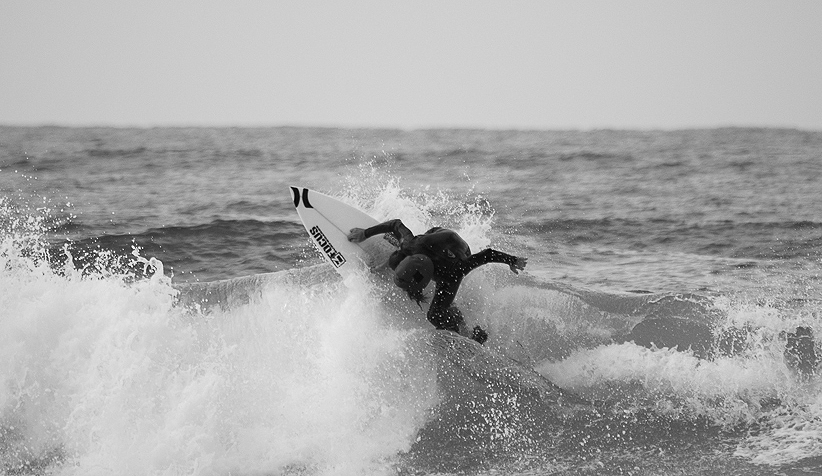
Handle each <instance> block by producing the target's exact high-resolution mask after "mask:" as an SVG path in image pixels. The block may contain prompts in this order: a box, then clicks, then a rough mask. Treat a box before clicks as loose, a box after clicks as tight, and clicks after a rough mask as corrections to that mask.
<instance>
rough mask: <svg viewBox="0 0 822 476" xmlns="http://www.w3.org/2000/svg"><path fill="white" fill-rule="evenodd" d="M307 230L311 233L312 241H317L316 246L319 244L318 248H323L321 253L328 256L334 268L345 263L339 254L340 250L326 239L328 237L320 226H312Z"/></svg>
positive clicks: (343, 257)
mask: <svg viewBox="0 0 822 476" xmlns="http://www.w3.org/2000/svg"><path fill="white" fill-rule="evenodd" d="M308 232H309V233H311V236H312V237H313V238H314V241H316V242H317V246H319V247H320V249H321V250H323V253H325V255H326V256H328V260H329V261H331V264H333V265H334V267H335V268H339V267H340V266H342V265H343V264H345V256H343V255H342V254H340V252H339V251H337V250H336V249H335V248H334V245H332V244H331V242H330V241H328V238H326V237H325V234H324V233H323V231H322V230H320V227H318V226H313V227H311V229H310V230H308Z"/></svg>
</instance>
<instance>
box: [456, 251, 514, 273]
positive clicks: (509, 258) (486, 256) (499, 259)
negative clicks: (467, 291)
mask: <svg viewBox="0 0 822 476" xmlns="http://www.w3.org/2000/svg"><path fill="white" fill-rule="evenodd" d="M488 263H502V264H507V265H508V266H509V267H510V268H511V271H513V272H514V273H519V272H520V271H522V270H523V269H525V265H526V264H527V263H528V258H522V257H519V256H514V255H509V254H508V253H503V252H502V251H497V250H494V249H491V248H487V249H484V250H482V251H480V252H479V253H477V254H474V255H471V256H470V257H469V258H468V260H466V264H467V267H468V269H467V270H466V272H468V271H471V270H472V269H474V268H476V267H478V266H482V265H484V264H488Z"/></svg>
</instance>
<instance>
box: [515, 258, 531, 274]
mask: <svg viewBox="0 0 822 476" xmlns="http://www.w3.org/2000/svg"><path fill="white" fill-rule="evenodd" d="M526 264H528V258H523V257H520V256H517V260H516V261H514V262H513V263H512V264H511V271H513V272H514V274H519V272H520V271H522V270H523V269H525V265H526Z"/></svg>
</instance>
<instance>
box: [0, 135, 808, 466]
mask: <svg viewBox="0 0 822 476" xmlns="http://www.w3.org/2000/svg"><path fill="white" fill-rule="evenodd" d="M820 178H822V133H819V132H807V131H795V130H770V129H756V130H752V129H717V130H699V131H675V132H660V131H634V132H631V131H590V132H562V131H556V132H527V131H459V130H431V131H396V130H337V129H301V128H278V129H173V128H163V129H71V128H0V193H2V195H0V213H2V215H0V233H1V234H0V264H2V266H0V289H1V290H2V291H0V309H2V311H0V316H2V317H0V329H2V332H0V356H2V358H0V362H2V364H0V379H2V380H3V382H4V384H3V385H2V386H0V412H2V413H0V460H5V461H4V463H3V464H4V465H5V466H0V467H3V468H4V470H5V471H6V472H7V473H23V474H30V473H38V472H40V471H42V470H43V468H47V469H48V470H50V471H56V472H58V473H64V474H68V473H76V474H96V473H100V474H155V473H163V474H189V473H193V474H229V473H232V474H374V473H388V474H392V473H396V472H399V473H402V474H418V473H419V474H427V473H436V472H439V473H446V474H451V473H469V474H774V473H775V472H782V473H785V474H791V473H792V472H798V471H801V470H802V469H803V468H813V469H814V470H817V471H818V470H819V468H820V463H819V460H818V458H819V457H820V456H822V423H820V417H822V406H821V405H822V400H820V398H819V391H818V390H819V384H818V382H817V379H816V377H815V376H814V377H811V378H809V379H801V378H799V377H798V376H797V375H796V374H795V372H793V371H792V370H791V369H790V368H789V366H788V365H786V362H785V357H784V352H783V351H784V349H785V339H784V336H783V335H780V333H783V332H790V331H792V330H794V329H795V328H796V326H798V325H802V326H810V327H812V328H815V329H816V328H818V327H819V324H820V317H819V309H820V305H819V304H820V299H821V298H822V295H821V294H822V293H820V281H819V273H820V269H821V268H822V265H821V264H820V263H821V262H820V256H821V255H820V252H822V217H820V210H822V187H820V186H819V182H820ZM289 185H300V186H308V187H312V188H315V189H317V190H320V191H323V192H326V193H329V194H332V195H336V196H340V197H342V198H343V199H344V200H346V201H348V202H350V203H352V204H355V205H358V206H360V207H361V208H362V209H364V210H366V211H367V212H369V213H370V214H372V215H373V216H375V217H376V218H378V219H388V218H395V217H400V218H402V219H403V220H404V221H405V223H406V224H408V225H409V227H410V228H411V229H412V230H413V231H416V232H421V231H424V230H425V229H427V228H429V227H431V226H447V227H452V228H454V229H456V230H458V231H459V232H460V233H461V234H462V235H463V236H464V237H465V238H466V240H467V241H468V242H469V244H470V245H471V247H472V249H475V250H478V249H482V248H483V247H487V246H492V247H495V248H498V249H501V250H505V251H509V252H511V253H513V254H517V255H524V256H528V257H529V264H528V269H527V273H525V274H524V275H522V276H519V277H518V276H514V275H513V274H511V273H510V272H509V271H508V270H507V268H505V267H494V266H486V267H483V268H481V269H480V270H477V271H476V272H475V273H472V275H471V276H470V277H469V279H467V280H466V282H465V284H464V286H463V289H462V290H461V291H460V295H459V297H458V305H460V307H461V308H462V309H463V311H464V312H465V313H466V315H467V316H468V319H469V321H470V322H475V323H480V324H482V325H483V326H484V327H486V328H488V329H489V332H490V334H491V336H492V337H491V339H490V340H489V343H488V347H489V348H491V349H494V351H495V352H499V353H502V354H505V355H508V356H511V357H513V358H516V359H517V360H519V361H522V362H527V363H528V364H529V365H531V366H533V367H534V368H536V369H537V371H539V372H540V373H541V374H542V375H543V376H545V377H547V378H548V379H550V380H551V381H553V382H555V383H557V384H559V385H560V386H562V387H563V388H566V389H569V390H573V391H575V392H577V393H578V394H580V395H582V396H583V397H585V398H589V399H592V400H596V401H598V402H600V403H601V404H602V405H604V408H605V411H604V413H601V414H599V416H598V417H593V416H591V415H590V414H588V415H587V416H580V417H579V418H578V419H577V420H573V421H565V420H563V421H558V420H556V419H555V418H554V417H553V415H554V414H555V411H556V405H555V402H551V403H546V402H545V401H543V400H541V399H539V398H534V397H532V396H529V394H528V392H525V393H523V392H522V391H519V390H515V389H510V388H502V387H499V388H498V387H495V386H494V385H489V384H488V381H487V379H486V381H482V379H480V380H477V379H476V378H474V377H476V376H474V377H471V376H470V375H467V374H461V373H459V372H456V373H449V371H447V370H448V369H447V368H444V367H442V365H441V361H443V360H449V359H450V358H452V357H454V356H450V355H448V354H447V353H446V354H445V355H443V354H438V353H436V352H432V351H431V350H430V349H429V347H428V346H427V345H426V344H425V342H426V339H427V337H426V336H428V335H429V334H430V326H429V324H427V322H425V320H424V317H423V315H424V312H423V311H421V310H420V309H418V308H416V307H415V306H414V305H411V304H409V303H408V302H407V301H405V300H404V299H403V298H402V297H401V296H399V295H397V293H395V292H394V291H393V290H392V289H391V287H390V286H387V285H386V283H385V282H383V281H382V280H381V279H379V278H378V277H376V276H372V277H364V278H363V279H362V280H360V281H357V282H347V283H342V282H341V281H340V280H339V278H338V277H337V276H336V275H335V274H334V273H333V272H332V271H330V270H329V269H328V268H327V267H326V265H324V264H323V263H322V261H321V258H320V256H319V255H318V254H317V253H316V252H315V251H314V250H313V249H312V248H311V245H310V243H309V241H308V238H307V235H306V233H305V231H304V229H303V228H302V225H301V224H300V223H299V221H298V217H297V215H296V213H295V212H294V210H293V204H292V203H291V201H290V194H289V189H288V186H289ZM152 258H153V260H152ZM157 260H159V261H157ZM149 261H151V262H149ZM158 270H159V271H162V273H159V272H157V271H158ZM639 291H642V292H639ZM649 317H650V318H652V317H665V318H673V317H683V318H688V319H691V320H696V321H699V322H705V323H709V324H710V325H711V326H712V328H713V329H714V331H715V332H716V333H720V332H721V331H722V330H723V329H726V328H730V327H733V328H741V329H745V331H744V340H745V350H744V352H742V353H741V354H737V355H733V356H727V357H721V358H716V359H713V360H703V359H699V358H696V357H695V356H694V355H693V354H689V353H683V352H676V351H672V350H656V351H654V350H651V349H647V348H644V347H640V346H637V345H634V344H631V343H622V337H624V336H625V334H626V333H627V332H628V331H629V330H630V329H631V327H632V326H633V325H634V324H636V323H638V322H640V321H642V320H644V319H647V318H649ZM484 371H487V372H491V374H493V371H494V364H488V368H487V369H485V370H484ZM492 381H493V379H492ZM797 474H798V473H797Z"/></svg>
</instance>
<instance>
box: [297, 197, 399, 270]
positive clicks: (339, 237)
mask: <svg viewBox="0 0 822 476" xmlns="http://www.w3.org/2000/svg"><path fill="white" fill-rule="evenodd" d="M291 197H292V199H293V200H294V206H295V207H296V208H297V213H298V214H299V215H300V220H302V222H303V226H305V229H306V230H307V231H308V235H309V236H310V237H311V241H313V242H314V244H315V245H316V246H317V248H318V249H319V250H320V252H321V253H322V255H323V256H325V258H326V259H327V260H328V262H329V263H331V265H332V266H334V269H336V270H337V272H338V273H340V274H341V275H342V276H347V275H348V274H349V273H350V272H351V271H353V270H355V269H356V268H357V267H361V266H363V265H365V266H367V267H369V268H376V267H378V266H381V265H383V264H384V263H385V262H386V261H387V260H388V257H389V256H390V255H391V253H392V252H394V250H396V247H395V246H394V245H392V244H391V242H389V241H388V239H386V238H385V235H377V236H372V237H371V238H369V239H367V240H365V241H363V242H362V243H352V242H350V241H348V233H349V232H350V231H351V229H352V228H369V227H372V226H374V225H377V224H379V222H378V221H377V220H376V219H375V218H373V217H371V216H369V215H368V214H367V213H365V212H363V211H362V210H360V209H358V208H355V207H353V206H351V205H349V204H347V203H344V202H342V201H340V200H338V199H336V198H333V197H329V196H328V195H325V194H322V193H320V192H315V191H314V190H310V189H308V188H305V187H291Z"/></svg>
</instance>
